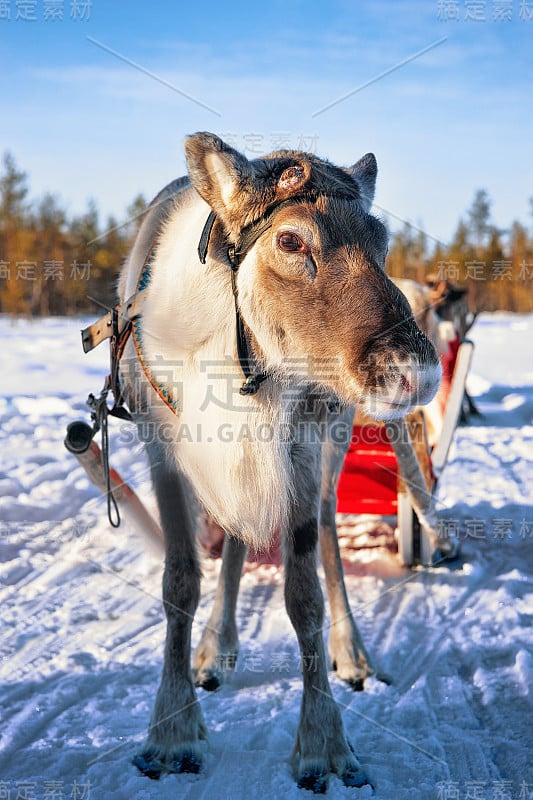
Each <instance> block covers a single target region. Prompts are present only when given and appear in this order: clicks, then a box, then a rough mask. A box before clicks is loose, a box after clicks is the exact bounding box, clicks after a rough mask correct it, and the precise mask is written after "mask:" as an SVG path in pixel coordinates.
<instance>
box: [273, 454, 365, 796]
mask: <svg viewBox="0 0 533 800" xmlns="http://www.w3.org/2000/svg"><path fill="white" fill-rule="evenodd" d="M293 467H294V475H295V483H296V486H295V490H296V497H295V503H294V506H293V510H292V518H291V520H290V525H289V530H288V532H287V536H286V537H285V541H284V558H285V603H286V606H287V612H288V614H289V617H290V619H291V622H292V624H293V626H294V629H295V631H296V635H297V637H298V643H299V645H300V654H301V663H302V672H303V697H302V705H301V711H300V721H299V725H298V733H297V737H296V744H295V748H294V753H293V760H294V768H295V772H296V778H297V782H298V786H299V787H300V788H304V789H311V790H312V791H313V792H315V793H322V792H324V791H325V790H326V787H327V780H328V774H329V773H330V772H336V773H337V774H338V775H339V777H340V778H341V779H342V781H343V782H344V783H345V784H346V785H347V786H363V785H364V784H366V783H368V780H367V777H366V775H365V772H364V770H363V769H362V767H361V765H360V763H359V761H358V760H357V758H356V757H355V755H354V753H353V751H352V749H351V747H350V744H349V742H348V740H347V738H346V735H345V733H344V726H343V723H342V719H341V715H340V711H339V709H338V707H337V705H336V703H335V701H334V699H333V696H332V694H331V689H330V686H329V682H328V676H327V666H326V655H325V651H324V642H323V638H322V637H323V632H322V626H323V620H324V601H323V597H322V592H321V589H320V583H319V580H318V575H317V571H316V545H317V541H318V510H319V495H320V448H318V447H313V446H300V445H297V446H295V447H294V448H293Z"/></svg>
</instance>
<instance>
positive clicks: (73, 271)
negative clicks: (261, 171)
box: [0, 153, 533, 316]
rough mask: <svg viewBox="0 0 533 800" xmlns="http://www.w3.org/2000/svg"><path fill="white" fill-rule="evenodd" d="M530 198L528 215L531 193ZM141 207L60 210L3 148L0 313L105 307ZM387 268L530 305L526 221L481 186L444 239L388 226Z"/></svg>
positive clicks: (531, 265)
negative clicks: (509, 218) (494, 212)
mask: <svg viewBox="0 0 533 800" xmlns="http://www.w3.org/2000/svg"><path fill="white" fill-rule="evenodd" d="M530 204H531V210H532V214H533V198H532V199H531V200H530ZM145 208H146V201H145V199H144V198H143V196H142V195H138V196H137V197H136V198H134V199H133V201H132V203H131V205H130V206H129V207H128V208H127V209H126V211H125V217H124V219H123V220H117V219H115V218H114V217H109V218H108V219H107V220H105V222H102V221H101V220H100V218H99V214H98V210H97V207H96V205H95V204H94V203H90V204H89V207H88V208H87V211H86V212H85V213H84V214H81V215H79V216H73V217H69V216H68V215H67V213H66V211H65V210H64V209H63V208H62V206H61V203H60V201H59V200H58V198H57V196H56V195H53V194H46V195H44V196H43V197H41V198H39V199H37V200H32V199H31V198H30V197H29V188H28V179H27V175H26V173H24V172H23V171H22V170H20V169H19V167H18V166H17V164H16V162H15V159H14V157H13V156H12V155H11V154H10V153H6V154H5V155H4V158H3V162H2V165H1V167H0V312H3V313H8V314H14V315H27V316H34V315H47V314H62V315H71V314H80V313H89V314H93V313H94V314H98V313H99V310H98V309H99V308H101V307H104V308H109V307H110V306H113V305H114V304H115V302H116V299H115V287H116V281H117V276H118V273H119V271H120V267H121V264H122V262H123V260H124V258H125V256H126V254H127V252H128V249H129V247H130V246H131V242H132V239H133V237H134V235H135V233H136V231H137V230H138V227H139V225H140V223H141V221H142V217H143V211H144V209H145ZM387 271H388V273H389V275H391V276H392V277H407V278H413V279H415V280H418V281H420V282H423V281H424V279H425V277H426V276H427V275H429V274H433V275H436V276H438V277H439V278H442V279H445V278H447V279H449V280H450V281H452V282H453V283H454V284H459V285H462V286H467V287H468V300H469V304H470V306H471V308H472V310H473V311H476V312H479V311H495V310H498V309H502V310H508V311H519V312H527V311H532V310H533V235H532V233H531V226H530V227H529V229H528V226H527V225H525V224H523V223H522V222H519V221H515V222H513V224H512V225H511V227H510V228H508V229H504V230H502V229H500V228H498V227H497V225H496V224H495V222H494V221H493V220H492V218H491V199H490V198H489V196H488V194H487V192H486V191H485V190H483V189H480V190H479V191H478V192H476V194H475V196H474V198H473V201H472V204H471V206H470V209H469V211H468V212H467V214H466V217H465V218H463V219H461V220H459V222H458V225H457V229H456V231H455V234H454V235H453V238H452V240H451V242H450V243H448V244H444V243H442V242H437V241H435V240H434V239H432V238H431V237H428V235H427V234H425V233H424V232H423V231H422V230H420V229H419V228H418V227H415V226H412V225H410V224H409V223H404V225H403V227H402V228H401V229H400V230H399V231H397V232H396V233H394V234H392V235H391V239H390V247H389V253H388V256H387Z"/></svg>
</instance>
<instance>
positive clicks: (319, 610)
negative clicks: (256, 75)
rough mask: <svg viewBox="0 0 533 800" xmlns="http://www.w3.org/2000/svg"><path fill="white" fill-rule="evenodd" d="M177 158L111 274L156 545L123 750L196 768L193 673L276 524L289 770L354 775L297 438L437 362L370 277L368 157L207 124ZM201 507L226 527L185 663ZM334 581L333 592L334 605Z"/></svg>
mask: <svg viewBox="0 0 533 800" xmlns="http://www.w3.org/2000/svg"><path fill="white" fill-rule="evenodd" d="M185 152H186V158H187V166H188V178H184V179H180V180H179V181H175V182H174V183H173V184H170V186H168V187H167V188H166V189H165V190H163V192H162V193H160V195H158V197H157V198H156V199H155V201H154V202H153V203H152V205H151V207H150V209H149V211H148V213H147V216H146V218H145V220H144V222H143V224H142V226H141V229H140V231H139V234H138V237H137V239H136V242H135V244H134V246H133V249H132V251H131V253H130V256H129V257H128V259H127V262H126V264H125V266H124V269H123V272H122V275H121V280H120V287H119V293H120V297H121V300H122V302H123V303H126V301H127V299H128V298H131V297H134V298H135V299H134V301H133V302H132V303H129V304H128V307H129V306H134V307H135V315H134V316H133V319H132V333H133V335H132V337H131V338H130V340H129V341H128V342H127V344H126V345H125V349H124V353H123V357H122V360H121V383H122V390H123V393H124V396H125V398H126V400H127V402H128V405H129V407H130V409H131V411H132V414H133V416H134V418H135V420H136V421H137V423H138V426H139V432H140V435H141V437H142V438H144V440H145V442H146V448H147V452H148V456H149V460H150V464H151V471H152V477H153V483H154V488H155V493H156V497H157V502H158V506H159V513H160V519H161V524H162V527H163V530H164V535H165V542H166V560H165V569H164V577H163V602H164V607H165V612H166V617H167V636H166V645H165V657H164V664H163V673H162V678H161V683H160V687H159V690H158V692H157V697H156V700H155V707H154V711H153V715H152V719H151V722H150V726H149V732H148V737H147V740H146V742H145V744H144V745H143V747H142V749H141V752H140V753H138V754H137V755H136V756H135V758H134V763H135V764H136V766H137V767H138V769H139V770H140V771H141V772H142V773H144V774H145V775H147V776H149V777H152V778H158V777H159V776H160V775H161V774H162V773H165V772H176V773H180V772H198V771H199V769H200V768H201V765H202V754H203V749H204V745H203V744H202V743H203V740H205V739H206V738H207V731H206V727H205V724H204V721H203V718H202V713H201V709H200V706H199V704H198V702H197V699H196V694H195V687H194V683H195V678H196V683H197V684H200V685H203V686H204V687H205V688H208V689H209V688H215V686H216V685H217V683H218V680H219V676H218V674H217V664H219V663H220V657H221V656H224V655H226V654H229V655H231V656H234V655H235V652H236V647H237V645H236V630H235V629H234V609H235V601H236V592H237V587H238V579H239V576H240V571H241V568H242V563H243V560H244V555H245V551H246V546H248V545H251V546H252V547H254V548H255V549H264V548H267V547H268V545H269V543H270V542H271V539H272V536H273V534H274V533H277V534H279V536H280V537H281V540H282V543H283V555H284V568H285V601H286V608H287V612H288V614H289V617H290V619H291V622H292V624H293V626H294V629H295V632H296V636H297V639H298V643H299V647H300V652H301V656H302V665H303V668H302V671H303V697H302V706H301V712H300V720H299V724H298V730H297V736H296V743H295V748H294V753H293V766H294V771H295V778H296V781H297V783H298V786H300V787H302V788H307V789H311V790H313V791H314V792H323V791H325V789H326V786H327V781H328V776H329V775H330V774H331V773H336V774H337V775H338V776H339V778H340V779H341V780H342V781H343V782H344V783H345V784H346V785H347V786H357V787H358V786H363V785H364V784H366V783H368V778H367V775H366V773H365V771H364V769H363V768H362V766H361V764H360V762H359V761H358V759H357V758H356V756H355V754H354V752H353V750H352V747H351V745H350V743H349V742H348V739H347V737H346V734H345V731H344V727H343V723H342V718H341V715H340V711H339V709H338V707H337V706H336V704H335V702H334V700H333V697H332V694H331V689H330V686H329V682H328V676H327V665H326V658H325V651H324V646H323V641H322V624H323V614H324V608H323V598H322V594H321V589H320V585H319V581H318V576H317V572H316V548H317V543H318V539H319V529H320V542H321V547H322V551H323V552H324V548H327V547H328V546H329V547H333V548H335V547H337V552H338V545H337V544H336V537H335V536H334V535H333V534H331V532H330V533H329V534H328V536H327V537H326V536H325V535H324V531H325V530H326V528H327V519H329V511H328V508H327V502H326V501H325V500H324V497H325V495H326V494H327V493H326V492H325V491H324V488H323V481H324V479H325V478H323V475H324V476H326V475H327V474H328V471H327V470H322V467H321V464H322V461H323V460H324V459H326V460H327V457H328V452H327V446H326V445H325V446H324V448H323V446H322V441H321V439H320V437H316V436H314V435H312V432H313V431H314V430H315V428H316V426H320V425H322V424H323V425H325V426H326V428H327V429H329V430H330V429H331V426H332V424H334V422H339V421H340V422H342V415H343V414H345V415H346V414H347V415H348V416H349V413H350V411H349V410H346V409H348V407H350V406H352V405H353V404H359V405H360V407H362V408H363V409H364V410H365V411H366V412H368V413H370V414H371V415H373V416H374V417H376V418H380V419H384V420H390V421H394V420H400V419H401V418H402V417H403V416H404V415H405V414H406V413H407V412H409V411H410V410H411V409H412V408H414V407H415V406H416V405H418V404H420V403H426V402H428V401H430V400H431V398H432V397H433V395H434V394H435V392H436V390H437V387H438V385H439V380H440V374H441V369H440V363H439V359H438V356H437V353H436V351H435V348H434V347H433V346H432V344H431V343H430V342H429V340H428V338H427V337H426V336H425V335H424V334H423V333H422V332H421V331H420V329H419V328H418V326H417V325H416V323H415V320H414V318H413V315H412V313H411V310H410V308H409V306H408V304H407V301H406V300H405V298H404V296H403V295H402V293H401V292H400V291H399V290H398V289H397V288H396V287H395V286H394V284H393V283H392V282H391V281H390V280H389V279H388V278H387V276H386V275H385V272H384V261H385V254H386V250H387V234H386V230H385V228H384V226H383V225H382V223H381V222H380V221H379V220H378V219H376V218H375V217H373V216H372V215H371V214H370V213H369V210H370V206H371V204H372V199H373V194H374V188H375V181H376V175H377V165H376V161H375V158H374V156H373V155H371V154H367V155H366V156H364V157H363V158H362V159H360V160H359V161H358V162H357V163H356V164H355V165H354V166H353V167H351V168H349V169H342V168H339V167H336V166H334V165H332V164H330V163H329V162H327V161H325V160H322V159H319V158H317V157H316V156H313V155H310V154H306V153H302V152H299V151H291V150H282V151H278V152H275V153H272V154H270V155H268V156H266V157H264V158H262V159H257V160H253V161H249V160H247V159H246V158H245V157H244V156H243V155H241V154H240V153H238V152H237V151H235V150H234V149H232V148H231V147H229V146H228V145H226V144H225V143H224V142H223V141H222V140H221V139H219V138H218V137H217V136H215V135H213V134H209V133H198V134H195V135H193V136H190V137H188V138H187V140H186V143H185ZM243 373H244V377H245V378H246V380H245V381H244V383H243V385H242V387H241V389H240V392H234V393H232V395H231V402H225V401H224V398H223V397H221V395H220V386H221V385H222V386H225V387H226V389H227V387H228V386H230V387H232V391H233V388H234V387H235V386H236V385H238V384H239V383H242V379H243ZM217 392H218V394H217ZM226 399H227V398H226ZM208 400H209V402H207V401H208ZM147 423H149V427H148V426H147ZM147 431H148V432H147ZM193 432H194V435H193ZM322 438H326V440H327V437H322ZM321 494H322V504H321ZM200 511H201V512H203V513H204V514H206V515H207V516H208V517H209V519H211V520H213V521H215V522H216V523H217V524H218V525H219V526H220V527H221V528H222V529H223V530H224V531H225V532H226V533H227V537H226V540H225V544H224V553H223V556H224V558H223V566H222V571H221V581H220V585H219V587H218V589H217V601H216V603H215V608H214V611H213V615H212V617H211V620H210V622H209V624H208V626H207V628H206V629H205V631H204V634H203V637H202V640H201V642H200V644H199V646H198V648H197V651H196V653H195V656H194V675H193V670H192V668H191V657H190V645H191V623H192V619H193V616H194V613H195V610H196V607H197V604H198V600H199V591H200V567H199V562H198V556H197V548H196V541H195V539H196V532H197V525H198V515H199V512H200ZM331 580H334V578H333V577H332V578H331ZM329 588H331V587H329ZM342 591H343V587H342V588H339V587H337V589H336V590H335V591H334V592H333V602H332V609H333V606H334V605H335V608H336V611H335V612H334V613H335V615H336V616H338V615H339V613H341V614H342V611H341V606H342V605H343V598H342ZM344 595H345V592H344ZM331 599H332V593H331V592H330V601H331ZM346 605H347V601H346ZM348 612H349V608H348ZM344 613H345V612H344ZM339 624H340V623H339ZM346 625H347V627H346ZM346 625H345V629H346V630H345V631H344V632H343V634H342V636H340V638H339V642H340V644H338V645H337V650H336V652H335V653H334V654H333V655H334V656H335V658H336V661H337V666H339V663H340V662H341V656H342V653H341V651H342V649H343V648H346V647H348V649H350V648H351V652H350V653H349V659H351V660H352V661H353V662H355V666H356V670H357V676H356V678H355V680H356V681H361V680H362V679H363V678H364V677H365V676H366V675H367V674H370V673H371V672H372V671H373V667H372V665H371V664H370V663H369V660H368V658H367V656H366V653H365V651H364V648H363V645H362V642H360V639H359V637H358V634H357V630H356V628H355V624H354V623H353V620H352V619H351V614H349V619H348V623H346ZM334 627H336V626H334ZM346 631H347V633H346ZM350 637H351V640H350ZM347 642H349V645H347V644H346V643H347ZM330 644H331V643H330ZM330 651H331V647H330ZM311 664H312V666H311Z"/></svg>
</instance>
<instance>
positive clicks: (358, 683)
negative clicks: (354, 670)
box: [346, 678, 365, 692]
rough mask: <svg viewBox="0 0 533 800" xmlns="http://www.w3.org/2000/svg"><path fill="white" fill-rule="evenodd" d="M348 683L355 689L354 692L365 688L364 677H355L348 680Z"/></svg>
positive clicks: (362, 690)
mask: <svg viewBox="0 0 533 800" xmlns="http://www.w3.org/2000/svg"><path fill="white" fill-rule="evenodd" d="M346 683H347V684H348V686H349V687H350V689H353V691H354V692H364V690H365V682H364V680H363V678H355V679H352V680H347V681H346Z"/></svg>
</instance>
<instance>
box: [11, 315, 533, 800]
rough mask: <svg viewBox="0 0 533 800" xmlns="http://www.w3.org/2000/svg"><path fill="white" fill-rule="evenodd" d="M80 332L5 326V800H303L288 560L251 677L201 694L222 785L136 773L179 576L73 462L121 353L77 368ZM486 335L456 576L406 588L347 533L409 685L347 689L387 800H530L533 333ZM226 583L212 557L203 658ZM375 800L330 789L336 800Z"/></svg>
mask: <svg viewBox="0 0 533 800" xmlns="http://www.w3.org/2000/svg"><path fill="white" fill-rule="evenodd" d="M83 324H84V321H83V320H65V319H44V320H38V321H36V322H33V323H30V322H26V321H18V322H12V321H11V320H9V319H7V318H1V317H0V341H1V347H0V376H1V377H0V386H1V397H0V422H1V432H0V453H1V461H0V554H1V561H2V564H1V569H0V574H1V581H2V582H1V587H0V604H1V609H2V612H1V623H0V625H1V655H2V660H1V663H0V680H1V686H2V690H1V697H0V709H1V712H0V713H1V727H0V798H3V799H4V800H7V799H8V800H19V799H21V798H32V799H33V800H45V798H47V799H48V800H52V798H54V800H63V798H64V799H65V800H66V799H67V798H78V799H79V800H81V798H84V800H104V799H105V800H118V799H119V798H121V799H122V798H128V799H129V798H138V799H139V800H148V798H161V799H162V800H164V799H165V798H175V797H180V798H187V800H199V799H200V798H202V799H203V800H250V799H253V798H257V797H265V798H276V800H277V799H278V798H288V799H289V800H291V799H292V800H296V798H298V799H299V800H302V799H303V798H304V797H306V796H310V795H306V794H305V793H304V792H302V791H300V790H298V789H297V788H296V787H295V785H294V783H293V778H292V776H291V772H290V767H289V756H290V753H291V749H292V746H293V742H294V736H295V732H296V724H297V718H298V712H299V704H300V692H301V682H300V677H299V664H298V655H297V645H296V641H295V636H294V634H293V631H292V629H291V626H290V623H289V621H288V619H287V617H286V614H285V611H284V608H283V588H282V586H283V585H282V574H281V570H280V568H279V566H278V565H277V564H276V563H272V564H268V563H264V562H263V563H251V564H248V565H247V569H246V572H245V575H244V577H243V581H242V591H241V595H240V600H239V606H238V619H239V627H240V636H241V655H240V657H239V662H238V664H237V668H236V671H235V673H234V674H233V675H232V676H231V677H230V679H229V680H228V682H227V684H226V685H225V686H224V687H223V688H222V689H221V690H220V691H218V692H216V693H207V692H203V691H201V692H200V695H199V697H200V702H201V705H202V707H203V711H204V715H205V719H206V722H207V724H208V727H209V730H210V749H209V754H208V757H207V764H206V768H205V769H204V770H203V772H202V773H200V774H199V775H196V776H190V775H180V776H176V775H171V776H167V777H165V778H163V779H162V780H161V781H159V782H151V781H149V780H148V779H146V778H143V777H141V776H139V775H138V774H137V772H136V770H135V768H134V767H133V766H131V763H130V759H131V757H132V755H133V753H134V752H135V750H136V748H137V747H138V743H139V742H140V741H141V740H142V739H143V737H144V733H145V730H146V727H147V724H148V720H149V715H150V712H151V708H152V703H153V699H154V695H155V691H156V688H157V685H158V681H159V673H160V669H161V662H162V649H163V638H164V631H165V624H164V620H163V613H162V606H161V601H160V582H161V571H162V565H161V559H160V558H158V557H157V556H154V555H152V554H151V553H150V552H148V551H147V549H146V546H145V545H144V543H143V542H142V541H141V540H140V539H139V538H138V536H137V534H136V533H135V532H134V531H133V530H132V529H130V528H129V527H128V526H127V525H125V524H123V526H122V527H121V528H120V529H119V530H118V531H115V530H113V529H111V528H110V526H109V524H108V523H107V518H106V513H105V503H104V501H103V498H102V497H101V495H100V493H99V492H98V491H97V490H96V489H95V488H94V487H93V486H92V485H91V484H90V483H89V481H88V479H87V478H86V476H85V473H84V472H83V471H82V469H81V468H80V467H78V465H77V463H76V461H75V460H74V459H73V457H72V456H70V455H69V454H68V453H67V452H66V451H65V450H64V448H63V444H62V441H63V437H64V431H65V427H66V425H67V423H68V422H70V421H72V420H74V419H76V418H80V417H82V418H85V419H87V412H86V407H85V398H86V395H87V393H88V392H89V391H94V392H96V391H99V389H100V388H101V384H102V380H103V376H104V374H105V372H106V359H107V348H106V346H105V345H104V346H102V347H101V348H99V349H97V350H96V351H94V352H93V353H90V354H89V355H87V356H84V355H83V354H82V352H81V347H80V338H79V328H80V327H82V325H83ZM472 338H473V339H474V340H475V344H476V351H475V355H474V363H473V369H472V374H471V376H470V381H469V385H470V389H471V391H472V393H473V394H474V395H475V396H476V401H477V403H478V405H479V407H480V409H481V411H482V412H483V418H482V419H480V420H477V421H474V422H473V424H471V425H470V426H468V427H463V428H460V429H459V430H458V431H457V435H456V439H455V443H454V445H453V447H452V452H451V458H450V462H449V465H448V467H447V469H446V471H445V473H444V476H443V479H442V481H441V485H440V491H439V502H440V509H441V512H442V518H443V524H444V525H448V526H450V527H457V528H458V529H459V530H460V532H461V537H462V539H463V556H462V559H461V561H460V562H459V563H458V564H457V565H455V566H453V567H441V568H438V569H432V570H426V571H413V572H411V571H408V570H405V569H403V568H401V567H400V566H399V564H398V561H397V559H396V557H395V556H394V554H393V552H392V547H393V541H392V537H391V533H390V528H388V527H387V526H383V527H382V528H381V529H379V531H378V533H374V534H373V535H369V534H368V533H360V532H358V529H357V528H356V527H355V528H354V527H353V526H352V525H350V524H346V523H347V520H342V519H339V522H340V523H343V524H342V525H341V527H340V532H341V541H342V543H343V545H344V546H345V559H346V562H345V563H346V571H347V583H348V588H349V593H350V597H351V602H352V607H353V608H354V610H355V614H356V618H357V619H358V622H359V625H360V628H361V630H362V633H363V635H364V638H365V640H366V643H367V646H368V648H369V649H370V651H371V652H372V654H373V655H374V657H375V659H376V661H377V662H378V664H379V665H380V667H381V669H382V670H383V671H384V672H385V673H387V674H388V675H390V676H391V677H392V680H393V683H392V685H390V686H387V685H385V684H383V683H380V682H378V681H377V680H373V679H371V680H369V681H368V682H367V686H366V690H365V692H363V693H355V694H354V693H353V692H352V691H351V690H350V689H349V688H348V687H347V686H346V685H344V684H343V683H342V682H341V681H339V680H338V679H337V678H336V677H335V675H333V674H332V676H331V683H332V689H333V693H334V695H335V697H336V699H337V700H338V702H339V703H340V704H341V707H342V709H343V717H344V721H345V725H346V728H347V731H348V734H349V736H350V738H351V740H352V743H353V744H354V746H355V749H356V752H357V754H358V756H359V757H360V759H361V760H362V761H363V763H364V764H365V765H366V767H367V770H368V772H369V774H370V775H371V777H372V779H373V780H374V781H375V783H376V787H377V788H376V791H375V797H376V798H379V799H380V800H381V799H383V800H407V799H408V798H409V800H412V798H421V800H498V798H499V800H525V799H526V798H531V797H533V768H532V765H531V752H532V744H533V742H532V730H533V726H532V724H531V694H530V688H529V687H530V684H531V681H532V678H533V635H532V632H531V622H532V620H533V583H532V577H531V565H532V561H533V559H532V555H533V507H532V499H531V487H532V483H533V482H532V474H531V473H532V465H533V315H528V316H516V315H506V314H495V315H483V316H481V317H480V318H479V319H478V320H477V322H476V325H475V327H474V329H473V331H472ZM124 425H125V423H124V424H123V423H120V422H118V421H113V422H112V423H111V426H112V435H111V440H112V445H111V449H112V463H113V465H114V466H115V467H116V468H117V469H118V470H119V471H120V472H121V473H122V474H123V476H124V478H125V479H127V480H128V481H129V482H130V483H131V484H132V485H133V486H134V487H135V488H136V489H137V490H138V491H139V492H140V493H141V495H142V496H143V497H144V498H145V499H146V500H147V503H148V504H149V505H151V506H152V507H153V498H152V493H151V488H150V484H149V480H148V476H147V465H146V460H145V458H144V456H143V455H142V452H141V450H140V447H139V446H138V445H135V444H134V445H132V443H131V431H130V428H129V427H128V429H127V430H126V429H125V428H124ZM218 569H219V562H218V561H216V560H208V559H206V560H205V564H204V594H203V599H202V602H201V605H200V608H199V610H198V615H197V621H196V622H195V624H194V628H193V636H194V639H195V641H197V640H198V638H199V635H200V632H201V629H202V625H203V623H204V622H205V621H206V619H207V615H208V613H209V609H210V605H211V602H212V599H213V592H214V586H215V580H216V575H217V571H218ZM370 795H371V790H370V787H365V788H364V789H361V790H348V789H347V788H345V787H344V786H343V785H342V784H341V783H340V781H338V780H337V779H336V778H332V780H331V782H330V787H329V796H330V797H334V798H348V797H351V798H353V797H356V796H357V797H360V798H364V797H368V796H370Z"/></svg>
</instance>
